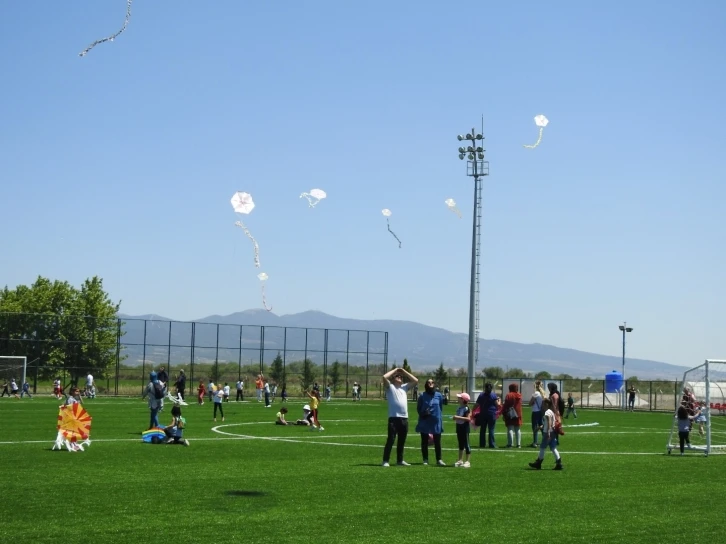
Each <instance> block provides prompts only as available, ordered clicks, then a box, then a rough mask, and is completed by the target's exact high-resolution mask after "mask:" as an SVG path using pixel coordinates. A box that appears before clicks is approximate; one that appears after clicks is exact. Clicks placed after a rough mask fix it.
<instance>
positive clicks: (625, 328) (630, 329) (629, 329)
mask: <svg viewBox="0 0 726 544" xmlns="http://www.w3.org/2000/svg"><path fill="white" fill-rule="evenodd" d="M618 328H619V329H620V330H621V331H622V332H623V385H622V388H621V389H622V391H623V394H622V397H623V410H626V409H627V407H628V405H627V401H626V400H625V333H626V332H633V327H628V324H627V323H626V322H625V321H623V324H622V325H618Z"/></svg>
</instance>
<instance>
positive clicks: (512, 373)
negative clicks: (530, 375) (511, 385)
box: [504, 368, 527, 378]
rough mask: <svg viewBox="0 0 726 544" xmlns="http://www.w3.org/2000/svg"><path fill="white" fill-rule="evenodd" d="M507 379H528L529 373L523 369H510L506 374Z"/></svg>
mask: <svg viewBox="0 0 726 544" xmlns="http://www.w3.org/2000/svg"><path fill="white" fill-rule="evenodd" d="M504 377H505V378H526V377H527V373H526V372H525V371H524V370H522V369H521V368H510V369H507V371H506V372H505V373H504Z"/></svg>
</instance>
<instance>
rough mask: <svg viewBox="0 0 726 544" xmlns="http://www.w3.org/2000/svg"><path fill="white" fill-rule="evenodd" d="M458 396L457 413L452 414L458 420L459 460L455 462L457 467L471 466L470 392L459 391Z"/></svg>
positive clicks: (452, 417)
mask: <svg viewBox="0 0 726 544" xmlns="http://www.w3.org/2000/svg"><path fill="white" fill-rule="evenodd" d="M456 398H458V399H459V406H457V408H456V415H455V416H451V419H453V420H454V421H455V422H456V439H457V440H458V442H459V460H458V461H457V462H456V463H454V466H455V467H464V468H469V467H470V466H471V464H470V463H469V455H471V447H470V446H469V418H470V417H471V410H470V409H469V401H470V400H471V397H469V394H468V393H458V394H457V395H456Z"/></svg>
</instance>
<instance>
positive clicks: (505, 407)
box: [382, 368, 563, 470]
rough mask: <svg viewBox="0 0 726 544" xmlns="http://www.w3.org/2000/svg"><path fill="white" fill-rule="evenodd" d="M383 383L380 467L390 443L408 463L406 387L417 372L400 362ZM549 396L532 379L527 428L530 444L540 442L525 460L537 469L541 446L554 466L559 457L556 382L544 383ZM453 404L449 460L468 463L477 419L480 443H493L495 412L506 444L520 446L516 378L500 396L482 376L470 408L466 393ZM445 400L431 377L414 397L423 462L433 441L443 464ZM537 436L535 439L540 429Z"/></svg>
mask: <svg viewBox="0 0 726 544" xmlns="http://www.w3.org/2000/svg"><path fill="white" fill-rule="evenodd" d="M383 383H384V386H385V387H386V389H387V391H386V392H387V394H386V399H387V401H388V437H387V440H386V444H385V446H384V448H383V463H382V465H383V466H384V467H388V466H390V462H391V453H392V451H393V445H394V443H396V442H397V444H396V464H397V465H399V466H409V465H410V463H408V462H406V461H405V460H404V447H405V444H406V438H407V436H408V390H409V388H410V389H413V388H414V387H417V386H418V378H416V376H414V375H413V374H411V373H410V372H407V371H406V370H404V369H403V368H394V369H392V370H391V371H389V372H387V373H386V374H384V375H383ZM547 387H548V389H549V396H547V397H546V396H545V391H544V388H543V387H542V382H541V381H537V382H535V392H534V394H533V395H532V397H531V398H530V401H529V405H530V406H531V407H532V433H533V442H532V444H530V446H531V447H539V455H538V457H537V459H536V460H535V461H534V462H532V463H529V466H530V467H532V468H534V469H537V470H539V469H541V468H542V462H543V460H544V456H545V451H546V450H547V448H549V449H550V450H551V451H552V453H553V455H554V457H555V467H554V468H555V470H562V458H561V456H560V454H559V451H558V449H557V446H558V445H559V436H560V434H563V433H562V432H561V430H560V429H561V425H562V414H561V413H560V410H559V407H560V402H559V399H560V393H559V391H558V390H557V384H555V383H549V384H548V386H547ZM456 397H457V400H458V404H457V409H456V414H455V415H453V416H451V419H452V420H453V421H454V423H455V425H456V436H457V443H458V449H459V457H458V460H457V461H456V463H454V466H456V467H463V468H469V467H470V466H471V463H470V461H469V456H470V454H471V446H470V444H469V433H470V429H471V427H472V426H474V425H476V426H478V427H479V428H480V431H479V447H480V448H485V447H487V445H488V447H489V448H496V447H497V445H496V441H495V438H494V428H495V426H496V420H497V419H498V417H499V415H502V416H503V419H504V424H505V425H506V427H507V445H506V447H507V448H514V447H516V448H521V447H522V445H521V436H522V435H521V426H522V395H521V393H520V392H519V386H518V385H517V384H515V383H513V384H510V385H509V392H508V393H507V395H506V396H505V398H504V402H502V401H501V399H500V398H499V397H498V396H497V394H496V393H495V392H494V386H493V385H492V384H491V383H490V382H487V383H486V384H485V386H484V391H482V392H481V393H480V394H479V396H478V397H477V399H476V402H475V407H474V409H473V410H472V409H470V407H469V403H470V401H471V398H470V396H469V394H468V393H459V394H457V395H456ZM444 404H446V401H445V399H444V396H443V395H442V394H441V393H440V392H439V391H438V390H437V389H436V384H435V383H434V380H433V379H431V378H429V379H428V380H426V383H425V384H424V391H423V392H422V393H421V394H419V395H418V398H417V399H416V413H417V415H418V420H417V423H416V428H415V430H416V432H417V433H419V435H420V440H421V456H422V459H423V464H424V465H428V464H429V446H430V445H433V447H434V455H435V457H436V465H438V466H446V463H445V462H444V460H443V459H442V453H441V435H442V433H443V430H444V429H443V406H444ZM540 433H541V435H542V436H541V440H540V441H539V442H538V438H539V434H540Z"/></svg>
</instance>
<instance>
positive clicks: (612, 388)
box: [605, 370, 623, 393]
mask: <svg viewBox="0 0 726 544" xmlns="http://www.w3.org/2000/svg"><path fill="white" fill-rule="evenodd" d="M621 387H623V375H622V374H621V373H620V372H618V371H617V370H613V371H612V372H608V373H607V374H605V392H606V393H617V392H618V391H620V388H621Z"/></svg>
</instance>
